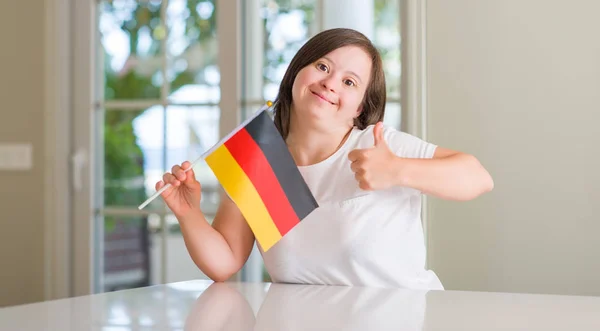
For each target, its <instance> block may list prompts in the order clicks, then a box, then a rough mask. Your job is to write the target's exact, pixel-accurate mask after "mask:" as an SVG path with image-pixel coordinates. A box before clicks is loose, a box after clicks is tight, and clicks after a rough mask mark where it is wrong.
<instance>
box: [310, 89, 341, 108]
mask: <svg viewBox="0 0 600 331" xmlns="http://www.w3.org/2000/svg"><path fill="white" fill-rule="evenodd" d="M310 92H311V93H312V94H314V95H316V96H317V97H319V98H321V99H323V101H326V102H329V103H330V104H332V105H335V103H333V102H331V101H329V100H328V99H327V98H325V97H324V96H322V95H321V94H319V93H316V92H313V91H310Z"/></svg>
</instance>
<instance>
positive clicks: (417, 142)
mask: <svg viewBox="0 0 600 331" xmlns="http://www.w3.org/2000/svg"><path fill="white" fill-rule="evenodd" d="M374 128H375V124H371V125H368V126H367V127H365V128H364V129H359V128H357V127H355V128H354V131H355V132H354V134H353V136H354V142H353V144H354V146H356V147H355V148H369V147H372V146H373V145H374V144H375V136H374V133H373V131H374ZM383 139H384V140H385V142H386V143H387V145H388V147H389V148H390V149H391V150H392V151H394V152H395V153H396V154H398V155H400V156H402V157H412V158H423V157H425V158H427V157H431V155H432V153H433V151H434V150H435V148H436V147H437V146H436V145H434V144H432V143H429V142H427V141H424V140H423V139H421V138H419V137H417V136H414V135H411V134H409V133H406V132H403V131H400V130H398V129H396V128H395V127H393V126H390V125H386V124H384V125H383Z"/></svg>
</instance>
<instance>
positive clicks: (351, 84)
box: [344, 79, 356, 86]
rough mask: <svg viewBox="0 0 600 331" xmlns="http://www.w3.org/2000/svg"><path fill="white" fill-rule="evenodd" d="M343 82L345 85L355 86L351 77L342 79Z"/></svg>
mask: <svg viewBox="0 0 600 331" xmlns="http://www.w3.org/2000/svg"><path fill="white" fill-rule="evenodd" d="M344 84H346V85H347V86H356V83H355V82H354V81H353V80H351V79H346V80H344Z"/></svg>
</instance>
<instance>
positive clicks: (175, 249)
mask: <svg viewBox="0 0 600 331" xmlns="http://www.w3.org/2000/svg"><path fill="white" fill-rule="evenodd" d="M166 220H167V225H168V229H169V231H168V233H167V241H166V244H167V259H166V261H167V265H166V272H167V279H166V283H174V282H181V281H186V280H192V279H209V278H208V276H206V275H205V274H203V273H202V271H200V269H199V268H198V266H196V264H195V263H194V261H193V260H192V258H191V257H190V254H189V252H188V250H187V247H186V246H185V242H184V241H183V236H182V234H181V231H180V228H179V223H178V222H177V219H176V218H175V216H174V215H172V214H168V215H167V217H166ZM207 220H208V221H209V222H211V223H212V216H210V215H207Z"/></svg>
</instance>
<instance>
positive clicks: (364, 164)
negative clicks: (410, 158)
mask: <svg viewBox="0 0 600 331" xmlns="http://www.w3.org/2000/svg"><path fill="white" fill-rule="evenodd" d="M373 136H374V146H373V147H370V148H363V149H355V150H353V151H351V152H350V153H349V154H348V159H350V162H352V164H351V165H350V169H352V172H354V177H355V178H356V181H357V182H358V186H359V187H360V188H361V189H363V190H370V191H374V190H384V189H387V188H390V187H392V186H395V185H396V181H397V174H398V172H399V171H400V169H399V163H400V162H399V161H400V158H399V157H398V156H396V155H395V154H394V153H393V152H392V151H391V150H390V148H389V147H388V145H387V143H386V142H385V140H384V138H383V123H382V122H379V123H377V125H375V127H374V128H373Z"/></svg>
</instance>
